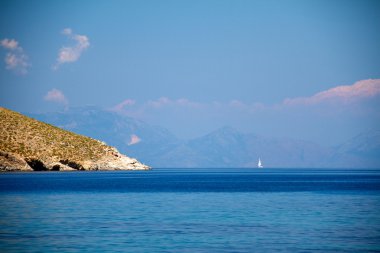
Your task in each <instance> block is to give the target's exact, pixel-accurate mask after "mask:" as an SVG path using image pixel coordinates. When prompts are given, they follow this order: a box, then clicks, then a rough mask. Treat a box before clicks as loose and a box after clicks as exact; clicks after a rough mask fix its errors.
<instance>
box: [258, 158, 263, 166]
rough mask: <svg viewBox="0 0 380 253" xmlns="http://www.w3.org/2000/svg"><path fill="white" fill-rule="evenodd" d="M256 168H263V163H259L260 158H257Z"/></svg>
mask: <svg viewBox="0 0 380 253" xmlns="http://www.w3.org/2000/svg"><path fill="white" fill-rule="evenodd" d="M257 168H263V165H262V164H261V160H260V158H259V162H258V163H257Z"/></svg>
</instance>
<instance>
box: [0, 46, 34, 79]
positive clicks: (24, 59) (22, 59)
mask: <svg viewBox="0 0 380 253" xmlns="http://www.w3.org/2000/svg"><path fill="white" fill-rule="evenodd" d="M1 46H2V47H3V48H4V49H5V50H7V51H8V52H7V54H6V56H5V59H4V61H5V64H6V69H9V70H12V71H13V72H14V73H16V74H21V75H24V74H26V73H28V67H29V66H30V64H29V63H28V56H27V55H26V54H25V53H24V50H23V49H22V47H20V46H19V43H18V41H16V40H15V39H3V40H2V41H1Z"/></svg>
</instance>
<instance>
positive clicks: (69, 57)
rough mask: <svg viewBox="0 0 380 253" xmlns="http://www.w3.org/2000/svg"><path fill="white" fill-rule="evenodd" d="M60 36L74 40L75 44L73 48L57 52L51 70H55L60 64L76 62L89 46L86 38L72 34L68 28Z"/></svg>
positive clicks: (64, 48)
mask: <svg viewBox="0 0 380 253" xmlns="http://www.w3.org/2000/svg"><path fill="white" fill-rule="evenodd" d="M62 34H63V35H65V36H67V37H68V38H70V39H71V40H74V41H75V42H76V43H75V45H74V46H71V47H67V46H64V47H62V48H61V49H60V50H59V52H58V58H57V62H56V64H55V65H54V66H53V69H57V68H58V67H59V66H60V65H61V64H64V63H70V62H75V61H77V60H78V59H79V57H80V56H81V55H82V53H83V51H85V50H86V49H87V48H88V47H89V46H90V41H89V39H88V37H87V36H85V35H79V34H74V33H73V31H72V30H71V29H70V28H65V29H63V30H62Z"/></svg>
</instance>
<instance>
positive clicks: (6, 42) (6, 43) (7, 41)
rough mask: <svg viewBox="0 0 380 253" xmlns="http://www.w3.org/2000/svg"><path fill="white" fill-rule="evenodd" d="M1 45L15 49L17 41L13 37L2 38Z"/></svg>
mask: <svg viewBox="0 0 380 253" xmlns="http://www.w3.org/2000/svg"><path fill="white" fill-rule="evenodd" d="M1 45H2V46H3V47H4V48H6V49H11V50H14V49H17V48H18V42H17V41H16V40H15V39H11V40H10V39H3V40H2V41H1Z"/></svg>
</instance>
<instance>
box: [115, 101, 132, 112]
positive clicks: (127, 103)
mask: <svg viewBox="0 0 380 253" xmlns="http://www.w3.org/2000/svg"><path fill="white" fill-rule="evenodd" d="M135 103H136V101H135V100H133V99H126V100H124V101H123V102H121V103H120V104H117V105H115V106H114V107H113V108H111V111H115V112H122V111H123V110H124V109H125V108H126V107H127V106H131V105H134V104H135Z"/></svg>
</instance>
